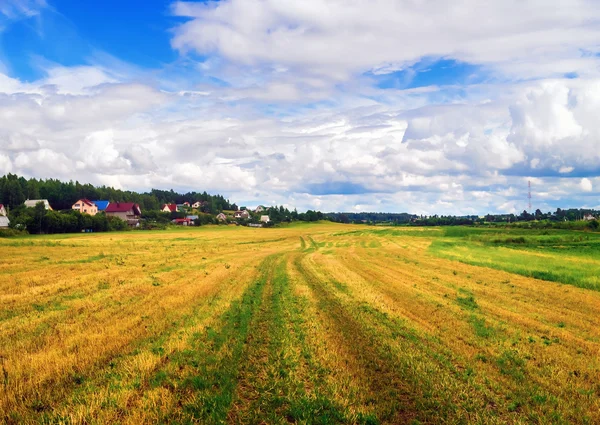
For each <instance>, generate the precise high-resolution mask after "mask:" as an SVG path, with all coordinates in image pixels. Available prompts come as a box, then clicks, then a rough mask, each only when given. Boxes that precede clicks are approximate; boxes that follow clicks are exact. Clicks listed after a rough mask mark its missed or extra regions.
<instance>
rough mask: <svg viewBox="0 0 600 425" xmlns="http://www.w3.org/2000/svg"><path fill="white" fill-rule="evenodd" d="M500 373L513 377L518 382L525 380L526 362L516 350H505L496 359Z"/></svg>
mask: <svg viewBox="0 0 600 425" xmlns="http://www.w3.org/2000/svg"><path fill="white" fill-rule="evenodd" d="M496 365H497V366H498V369H500V373H502V374H503V375H507V376H510V377H512V378H513V379H514V380H516V381H523V380H524V379H525V360H524V359H522V358H521V357H520V356H519V353H518V352H517V351H515V350H505V351H503V352H502V354H500V355H499V356H498V358H497V359H496Z"/></svg>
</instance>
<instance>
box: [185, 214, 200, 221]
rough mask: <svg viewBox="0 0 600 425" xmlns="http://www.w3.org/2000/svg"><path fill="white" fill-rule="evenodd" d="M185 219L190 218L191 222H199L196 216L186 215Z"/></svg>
mask: <svg viewBox="0 0 600 425" xmlns="http://www.w3.org/2000/svg"><path fill="white" fill-rule="evenodd" d="M185 218H189V219H190V220H198V216H197V215H195V214H192V215H186V216H185Z"/></svg>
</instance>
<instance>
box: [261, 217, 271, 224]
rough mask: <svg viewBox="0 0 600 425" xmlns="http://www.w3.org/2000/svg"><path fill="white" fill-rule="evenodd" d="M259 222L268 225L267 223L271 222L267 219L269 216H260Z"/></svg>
mask: <svg viewBox="0 0 600 425" xmlns="http://www.w3.org/2000/svg"><path fill="white" fill-rule="evenodd" d="M260 221H261V222H262V223H268V222H269V221H271V219H270V218H269V216H268V215H261V216H260Z"/></svg>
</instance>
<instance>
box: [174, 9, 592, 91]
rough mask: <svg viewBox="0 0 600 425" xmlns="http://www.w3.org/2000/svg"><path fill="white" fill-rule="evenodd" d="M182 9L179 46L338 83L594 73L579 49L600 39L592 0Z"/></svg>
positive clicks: (179, 12)
mask: <svg viewBox="0 0 600 425" xmlns="http://www.w3.org/2000/svg"><path fill="white" fill-rule="evenodd" d="M173 13H174V14H175V15H178V16H184V17H188V18H190V20H189V21H188V22H186V23H184V24H182V25H180V26H179V27H178V28H176V31H175V37H174V38H173V41H172V44H173V46H174V47H175V48H177V49H180V50H182V51H186V50H196V51H198V52H200V53H202V54H214V53H218V54H219V55H220V56H222V57H224V58H227V59H228V60H231V61H234V62H238V63H242V64H247V65H256V64H257V63H260V62H264V63H268V64H277V65H278V66H279V68H282V67H283V68H287V69H292V70H293V69H294V68H302V69H304V70H306V71H307V72H309V73H312V74H317V75H326V76H328V77H330V78H333V79H335V80H340V79H347V78H349V76H350V75H352V74H353V73H357V72H358V73H361V72H365V71H369V70H373V71H375V72H382V71H383V70H386V72H389V71H392V70H394V69H401V68H405V67H406V66H407V65H410V64H412V63H414V62H416V61H418V60H420V59H421V58H423V57H427V56H433V57H452V58H454V59H457V60H461V61H466V62H472V63H478V64H488V65H492V66H495V67H498V69H501V70H502V72H503V74H506V73H508V72H511V71H515V72H516V73H518V74H519V75H523V73H525V74H527V75H529V76H531V75H532V74H533V75H535V76H551V75H558V73H564V72H571V71H574V69H573V68H574V67H576V70H580V69H581V70H590V71H591V70H593V66H592V64H593V63H595V61H594V59H592V58H586V57H582V56H581V53H580V52H581V49H589V50H592V51H593V50H595V49H596V48H597V40H598V36H599V35H600V29H599V28H598V26H597V25H594V22H595V21H597V20H598V18H599V17H600V6H599V5H598V3H597V2H593V1H588V0H573V1H569V2H556V1H555V2H552V5H549V4H548V2H547V1H544V0H531V1H527V2H523V1H519V0H507V1H503V2H480V1H478V0H462V1H459V2H442V3H440V2H414V1H410V0H354V1H351V2H348V1H343V0H334V1H327V2H324V1H321V0H290V1H286V2H281V1H276V0H256V1H253V2H248V1H246V0H227V1H221V2H214V3H188V2H177V3H175V4H174V6H173Z"/></svg>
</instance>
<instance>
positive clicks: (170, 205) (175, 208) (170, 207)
mask: <svg viewBox="0 0 600 425" xmlns="http://www.w3.org/2000/svg"><path fill="white" fill-rule="evenodd" d="M165 207H167V208H168V209H169V211H171V212H177V204H164V205H163V206H162V207H161V208H160V209H161V210H164V209H165Z"/></svg>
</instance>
